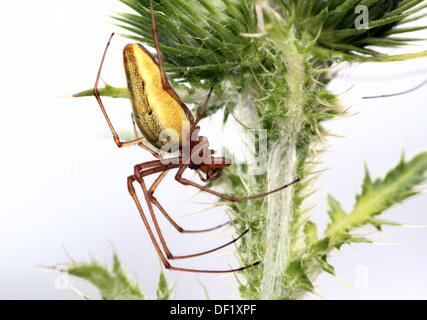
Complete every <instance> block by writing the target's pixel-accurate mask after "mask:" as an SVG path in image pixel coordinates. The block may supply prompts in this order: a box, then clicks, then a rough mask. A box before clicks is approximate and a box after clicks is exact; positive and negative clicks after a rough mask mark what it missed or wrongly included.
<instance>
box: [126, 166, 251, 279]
mask: <svg viewBox="0 0 427 320" xmlns="http://www.w3.org/2000/svg"><path fill="white" fill-rule="evenodd" d="M153 162H154V161H152V163H153ZM178 166H179V165H176V164H169V165H161V166H157V167H154V168H151V169H148V170H145V172H142V173H141V176H142V175H143V176H147V175H149V174H151V173H155V172H162V171H165V170H168V171H169V170H170V169H173V168H174V167H175V168H177V167H178ZM145 167H149V165H148V164H145ZM147 171H149V173H147ZM137 179H138V178H137V177H136V176H135V175H132V176H129V177H128V179H127V184H128V190H129V194H130V195H131V196H132V198H133V200H134V202H135V204H136V206H137V208H138V211H139V213H140V215H141V218H142V221H143V222H144V225H145V227H146V229H147V231H148V234H149V236H150V238H151V241H152V242H153V244H154V247H155V249H156V251H157V253H158V254H159V256H160V259H161V260H162V262H163V264H164V266H165V268H166V269H170V270H176V271H185V272H198V273H227V272H236V271H241V270H244V269H247V268H250V267H253V266H255V265H257V264H259V262H255V263H253V264H250V265H247V266H244V267H241V268H237V269H230V270H200V269H188V268H180V267H174V266H172V265H171V264H170V263H169V261H168V260H167V258H166V257H165V256H164V255H163V253H162V250H161V249H160V246H159V244H158V243H157V240H156V238H155V236H154V233H153V230H152V229H151V227H150V225H149V223H148V220H147V218H146V216H145V214H144V211H143V210H142V207H141V203H140V202H139V199H138V196H137V195H136V192H135V188H134V186H133V183H134V182H135V181H137ZM141 181H142V182H140V181H137V182H139V184H140V185H141V187H142V190H143V193H144V196H145V200H146V202H147V204H148V207H149V209H150V213H151V216H152V219H153V222H154V224H155V228H156V231H157V233H158V235H159V238H160V241H161V243H162V246H165V244H164V239H163V236H162V233H161V231H160V229H159V226H158V224H157V221H156V219H155V216H154V214H153V210H152V207H151V203H150V199H149V194H148V191H147V189H146V187H145V183H144V182H143V180H142V179H141ZM245 233H246V232H244V233H243V234H242V235H240V236H239V237H238V238H236V239H234V240H232V241H231V242H230V243H228V244H225V245H223V246H221V247H219V248H215V249H213V250H209V251H206V252H203V253H199V254H195V255H188V256H181V257H175V258H176V259H177V258H180V259H184V258H190V257H196V256H199V255H202V254H206V253H210V252H213V251H215V250H218V249H220V248H223V247H225V246H227V245H229V244H231V243H233V242H235V241H237V240H238V239H240V238H241V237H242V236H243V235H244V234H245ZM164 249H165V251H166V250H167V247H166V248H165V247H164Z"/></svg>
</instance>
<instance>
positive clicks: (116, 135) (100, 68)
mask: <svg viewBox="0 0 427 320" xmlns="http://www.w3.org/2000/svg"><path fill="white" fill-rule="evenodd" d="M113 35H114V33H113V34H111V36H110V39H109V40H108V43H107V46H106V47H105V51H104V55H103V56H102V60H101V65H100V66H99V71H98V75H97V76H96V81H95V86H94V88H93V95H94V96H95V98H96V101H98V104H99V106H100V107H101V111H102V114H103V115H104V118H105V120H106V121H107V124H108V126H109V127H110V130H111V133H112V134H113V138H114V142H115V143H116V144H117V146H118V147H119V148H121V147H127V146H130V145H133V144H137V143H138V144H139V143H142V141H143V140H145V138H139V139H135V140H132V141H126V142H122V141H120V138H119V135H118V134H117V132H116V130H115V129H114V127H113V124H112V123H111V121H110V118H109V117H108V115H107V111H106V110H105V108H104V104H103V103H102V100H101V97H100V95H99V92H98V83H99V79H100V77H101V70H102V66H103V65H104V60H105V56H106V55H107V50H108V47H109V46H110V41H111V38H112V37H113Z"/></svg>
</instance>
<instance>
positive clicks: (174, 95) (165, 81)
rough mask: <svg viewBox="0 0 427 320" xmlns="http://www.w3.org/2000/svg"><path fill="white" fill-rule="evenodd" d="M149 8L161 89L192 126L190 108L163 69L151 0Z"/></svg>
mask: <svg viewBox="0 0 427 320" xmlns="http://www.w3.org/2000/svg"><path fill="white" fill-rule="evenodd" d="M150 10H151V30H152V32H153V40H154V45H155V47H156V52H157V60H158V62H159V69H160V75H161V78H162V84H163V89H164V90H165V91H166V92H167V93H169V95H170V96H171V97H172V98H174V99H175V100H176V101H177V102H178V103H179V104H180V105H181V107H182V109H183V110H184V112H185V113H186V115H187V117H188V120H189V121H190V124H191V126H192V124H193V123H194V117H193V114H192V113H191V111H190V109H188V107H187V106H186V104H185V103H184V102H182V100H181V98H180V97H179V96H178V94H177V93H176V92H175V90H174V89H173V88H172V86H171V85H170V83H169V80H168V78H167V77H166V73H165V69H164V67H163V61H162V56H161V54H160V46H159V38H158V36H157V29H156V19H155V18H154V8H153V0H150Z"/></svg>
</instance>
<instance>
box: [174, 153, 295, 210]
mask: <svg viewBox="0 0 427 320" xmlns="http://www.w3.org/2000/svg"><path fill="white" fill-rule="evenodd" d="M223 160H224V158H218V157H212V163H221V161H223ZM187 168H188V164H183V165H181V167H180V168H179V170H178V172H177V173H176V176H175V180H176V181H178V182H179V183H181V184H183V185H185V186H193V187H195V188H198V189H200V190H202V191H206V192H207V193H210V194H213V195H214V196H217V197H219V198H221V199H224V200H228V201H231V202H239V201H246V200H252V199H257V198H261V197H265V196H268V195H269V194H272V193H275V192H277V191H280V190H283V189H285V188H287V187H289V186H291V185H293V184H294V183H296V182H298V181H300V180H301V179H300V178H298V179H296V180H294V181H292V182H291V183H288V184H285V185H284V186H282V187H280V188H277V189H274V190H272V191H269V192H265V193H260V194H257V195H253V196H248V197H234V196H230V195H227V194H224V193H220V192H217V191H215V190H212V189H209V188H206V187H204V186H202V185H200V184H197V183H195V182H193V181H191V180H188V179H185V178H183V177H182V174H183V173H184V171H185V170H186V169H187ZM218 177H219V175H217V178H218Z"/></svg>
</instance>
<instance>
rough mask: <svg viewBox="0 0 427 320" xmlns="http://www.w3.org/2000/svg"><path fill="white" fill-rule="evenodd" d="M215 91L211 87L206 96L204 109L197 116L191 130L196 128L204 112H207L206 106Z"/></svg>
mask: <svg viewBox="0 0 427 320" xmlns="http://www.w3.org/2000/svg"><path fill="white" fill-rule="evenodd" d="M212 91H213V87H211V88H210V90H209V93H208V96H207V97H206V100H205V103H204V104H203V107H202V110H200V112H199V115H198V116H197V119H196V121H195V122H194V124H193V126H192V127H191V131H193V130H194V128H195V127H196V126H197V124H198V123H199V121H200V120H201V119H202V117H203V113H205V110H206V106H207V105H208V102H209V99H210V97H211V94H212Z"/></svg>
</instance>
